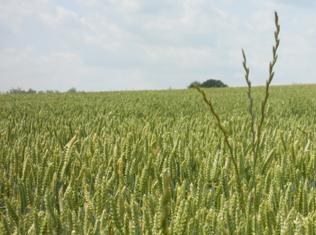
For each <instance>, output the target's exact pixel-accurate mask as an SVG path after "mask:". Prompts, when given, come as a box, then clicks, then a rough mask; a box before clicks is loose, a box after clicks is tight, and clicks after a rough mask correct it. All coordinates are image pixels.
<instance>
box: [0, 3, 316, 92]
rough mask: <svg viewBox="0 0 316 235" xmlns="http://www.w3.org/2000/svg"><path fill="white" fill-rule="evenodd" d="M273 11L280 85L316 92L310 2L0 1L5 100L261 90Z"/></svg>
mask: <svg viewBox="0 0 316 235" xmlns="http://www.w3.org/2000/svg"><path fill="white" fill-rule="evenodd" d="M274 10H277V11H278V13H279V17H280V24H281V34H280V38H281V45H280V51H279V61H278V62H279V63H278V64H277V66H276V76H275V80H274V84H294V83H316V73H315V68H316V14H315V12H316V3H315V1H313V0H302V1H295V0H262V1H260V0H239V1H236V0H0V91H5V90H9V89H10V88H17V87H20V88H23V89H28V88H33V89H36V90H46V89H54V90H55V89H57V90H67V89H69V88H70V87H75V88H77V89H78V90H90V91H97V90H126V89H131V90H136V89H168V88H170V87H171V88H185V87H186V86H187V85H188V84H189V83H190V82H192V81H194V80H199V81H203V80H206V79H208V78H217V79H221V80H222V81H224V82H225V83H227V84H228V85H230V86H243V85H244V84H245V82H244V79H243V70H242V66H241V62H242V56H241V48H244V49H245V50H246V53H247V55H248V61H249V65H250V68H251V74H250V75H251V79H252V80H253V83H254V84H256V85H262V84H264V82H265V79H266V77H267V71H268V62H269V60H270V58H271V53H272V50H271V46H272V44H273V31H274V21H273V20H274V19H273V17H274V15H273V12H274Z"/></svg>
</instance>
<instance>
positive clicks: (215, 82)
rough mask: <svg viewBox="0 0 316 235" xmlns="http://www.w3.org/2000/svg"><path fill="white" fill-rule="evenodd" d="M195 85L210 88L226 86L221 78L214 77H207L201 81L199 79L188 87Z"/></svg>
mask: <svg viewBox="0 0 316 235" xmlns="http://www.w3.org/2000/svg"><path fill="white" fill-rule="evenodd" d="M195 87H204V88H212V87H227V85H226V84H224V83H223V82H222V81H221V80H215V79H208V80H206V81H204V82H202V83H200V82H199V81H194V82H192V83H191V84H190V85H189V86H188V88H195Z"/></svg>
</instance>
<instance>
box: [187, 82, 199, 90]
mask: <svg viewBox="0 0 316 235" xmlns="http://www.w3.org/2000/svg"><path fill="white" fill-rule="evenodd" d="M196 86H198V87H200V86H201V83H200V82H198V81H194V82H192V83H191V84H190V85H189V86H188V88H194V87H196Z"/></svg>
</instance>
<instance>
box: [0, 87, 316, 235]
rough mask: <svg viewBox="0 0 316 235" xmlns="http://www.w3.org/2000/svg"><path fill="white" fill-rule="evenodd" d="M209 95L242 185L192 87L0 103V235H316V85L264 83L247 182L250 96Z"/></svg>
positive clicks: (232, 92) (1, 99)
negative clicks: (262, 112)
mask: <svg viewBox="0 0 316 235" xmlns="http://www.w3.org/2000/svg"><path fill="white" fill-rule="evenodd" d="M263 90H264V88H260V87H259V88H254V89H253V96H254V100H255V101H258V100H260V99H261V98H262V94H263V92H262V91H263ZM205 92H206V93H207V95H208V96H210V97H212V99H213V103H214V108H215V110H216V111H217V113H218V114H219V115H220V117H221V120H222V124H223V126H224V127H225V129H226V130H227V132H228V133H229V141H230V143H231V144H232V146H233V150H234V155H235V156H236V159H237V166H238V170H239V175H240V176H239V178H236V174H235V173H234V170H233V166H232V161H231V158H230V157H229V151H228V150H229V149H228V148H227V146H226V145H225V142H224V138H223V135H222V133H221V132H220V130H219V129H218V127H217V125H216V122H215V120H214V118H213V117H212V116H211V115H210V113H209V110H208V108H207V106H206V105H205V104H204V103H203V101H202V98H201V96H200V95H199V94H198V93H197V92H196V91H195V90H191V89H190V90H171V91H143V92H141V91H139V92H107V93H74V94H34V95H1V96H0V103H1V106H0V216H1V217H0V221H1V223H0V234H254V233H255V234H316V148H315V140H316V86H315V85H313V86H312V85H311V86H298V85H295V86H283V87H282V86H274V87H271V94H270V100H269V102H268V106H267V115H266V120H265V122H264V126H263V129H262V138H261V145H260V146H261V147H260V149H259V152H258V163H257V168H256V169H257V170H256V174H255V176H253V174H252V173H253V172H252V167H251V166H252V154H251V146H252V145H251V125H250V122H249V118H250V117H249V113H248V112H247V105H248V100H247V95H246V92H247V89H246V88H222V89H205ZM254 110H255V111H256V113H257V112H259V104H258V102H257V103H256V102H255V103H254ZM252 179H253V180H252ZM254 182H255V186H256V187H255V188H256V190H254V187H253V186H254ZM237 183H238V184H239V185H240V191H238V190H237V189H236V184H237ZM254 192H255V194H256V195H254ZM241 196H242V198H243V202H241ZM242 203H243V204H242Z"/></svg>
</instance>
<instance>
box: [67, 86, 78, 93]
mask: <svg viewBox="0 0 316 235" xmlns="http://www.w3.org/2000/svg"><path fill="white" fill-rule="evenodd" d="M76 92H77V90H76V88H74V87H72V88H70V89H69V90H68V91H67V93H76Z"/></svg>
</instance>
